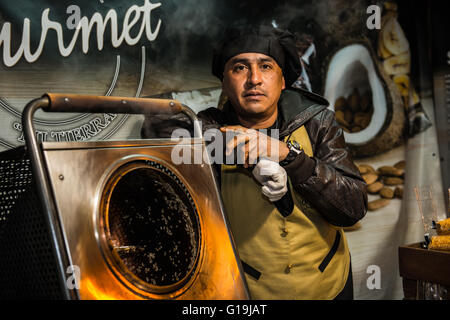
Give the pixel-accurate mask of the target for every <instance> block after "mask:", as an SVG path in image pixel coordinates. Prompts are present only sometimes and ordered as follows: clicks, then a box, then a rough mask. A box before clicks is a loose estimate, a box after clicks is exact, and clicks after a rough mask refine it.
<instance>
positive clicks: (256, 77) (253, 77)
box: [247, 66, 262, 87]
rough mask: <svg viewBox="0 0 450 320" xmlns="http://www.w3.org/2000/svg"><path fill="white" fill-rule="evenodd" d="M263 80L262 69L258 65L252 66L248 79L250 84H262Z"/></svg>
mask: <svg viewBox="0 0 450 320" xmlns="http://www.w3.org/2000/svg"><path fill="white" fill-rule="evenodd" d="M261 82H262V74H261V70H259V68H258V66H251V68H250V72H249V74H248V79H247V83H248V85H249V86H252V87H253V86H256V85H259V84H261Z"/></svg>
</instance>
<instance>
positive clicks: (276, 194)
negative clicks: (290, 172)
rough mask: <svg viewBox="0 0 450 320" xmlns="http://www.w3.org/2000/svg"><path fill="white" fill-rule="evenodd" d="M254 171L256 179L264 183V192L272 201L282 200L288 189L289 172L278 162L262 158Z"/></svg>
mask: <svg viewBox="0 0 450 320" xmlns="http://www.w3.org/2000/svg"><path fill="white" fill-rule="evenodd" d="M252 173H253V176H254V177H255V179H256V180H257V181H258V182H259V183H261V184H262V185H263V187H262V189H261V190H262V193H263V195H265V196H266V197H267V198H269V200H270V201H272V202H274V201H278V200H280V199H281V198H282V197H283V196H284V195H285V193H286V192H287V191H288V188H287V173H286V171H285V170H284V168H283V167H282V166H280V164H279V163H278V162H275V161H271V160H268V159H261V160H260V161H259V162H258V163H257V164H256V166H255V168H254V169H253V171H252Z"/></svg>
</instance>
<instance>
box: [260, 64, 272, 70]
mask: <svg viewBox="0 0 450 320" xmlns="http://www.w3.org/2000/svg"><path fill="white" fill-rule="evenodd" d="M261 68H262V69H264V70H268V69H272V66H271V65H270V64H263V65H261Z"/></svg>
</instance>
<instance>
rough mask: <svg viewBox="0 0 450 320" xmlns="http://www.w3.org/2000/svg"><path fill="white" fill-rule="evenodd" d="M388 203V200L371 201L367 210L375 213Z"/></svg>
mask: <svg viewBox="0 0 450 320" xmlns="http://www.w3.org/2000/svg"><path fill="white" fill-rule="evenodd" d="M389 203H390V200H389V199H383V198H382V199H377V200H373V201H370V202H369V203H368V204H367V208H368V209H369V211H375V210H378V209H380V208H383V207H385V206H387V205H388V204H389Z"/></svg>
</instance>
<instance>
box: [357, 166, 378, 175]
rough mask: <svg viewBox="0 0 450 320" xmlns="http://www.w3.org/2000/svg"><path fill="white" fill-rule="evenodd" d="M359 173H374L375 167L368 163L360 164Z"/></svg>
mask: <svg viewBox="0 0 450 320" xmlns="http://www.w3.org/2000/svg"><path fill="white" fill-rule="evenodd" d="M358 169H359V173H361V174H366V173H376V171H375V169H374V168H373V167H372V166H371V165H369V164H360V165H358Z"/></svg>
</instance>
